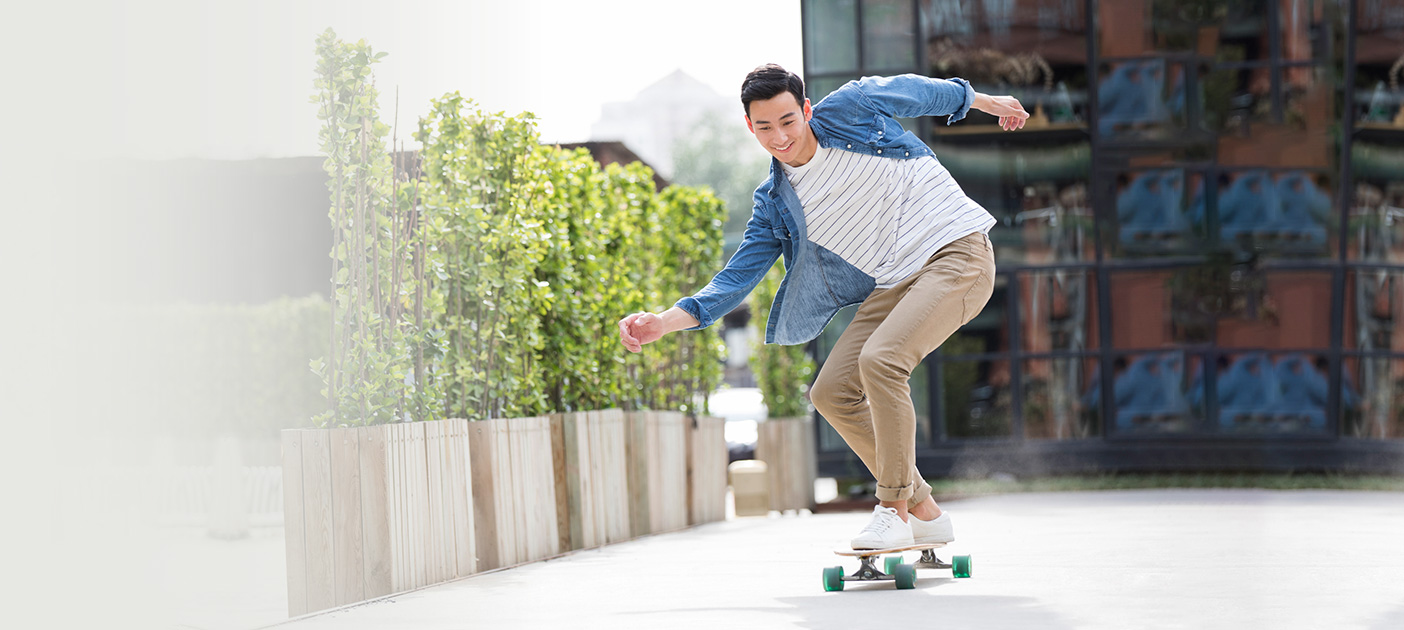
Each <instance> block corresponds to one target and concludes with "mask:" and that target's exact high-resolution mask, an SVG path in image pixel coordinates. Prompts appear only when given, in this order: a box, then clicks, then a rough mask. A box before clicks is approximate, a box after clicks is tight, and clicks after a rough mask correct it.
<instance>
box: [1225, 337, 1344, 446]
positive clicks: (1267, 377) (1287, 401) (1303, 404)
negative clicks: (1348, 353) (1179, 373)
mask: <svg viewBox="0 0 1404 630" xmlns="http://www.w3.org/2000/svg"><path fill="white" fill-rule="evenodd" d="M1216 372H1217V373H1218V375H1217V380H1216V381H1215V382H1216V384H1217V389H1218V407H1219V410H1218V419H1217V421H1216V422H1215V423H1214V426H1215V429H1216V430H1217V431H1218V432H1220V433H1223V434H1229V435H1233V434H1253V435H1258V434H1283V433H1324V432H1325V431H1326V402H1327V396H1328V394H1329V392H1330V386H1329V372H1328V371H1327V361H1326V357H1325V355H1317V354H1308V353H1303V352H1289V353H1280V354H1267V353H1263V352H1245V353H1241V354H1236V355H1226V356H1223V357H1220V358H1219V360H1218V361H1217V364H1216Z"/></svg>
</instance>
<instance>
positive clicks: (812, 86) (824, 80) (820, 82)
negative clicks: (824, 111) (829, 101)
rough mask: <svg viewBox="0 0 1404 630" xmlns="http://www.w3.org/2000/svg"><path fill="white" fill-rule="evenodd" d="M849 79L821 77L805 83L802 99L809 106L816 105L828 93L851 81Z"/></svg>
mask: <svg viewBox="0 0 1404 630" xmlns="http://www.w3.org/2000/svg"><path fill="white" fill-rule="evenodd" d="M852 80H853V79H852V78H850V77H821V78H818V79H813V80H809V81H805V83H804V92H805V94H804V97H805V98H807V99H809V102H810V104H811V105H818V104H819V101H822V100H824V97H825V96H828V95H829V93H830V92H833V91H834V90H837V89H839V87H841V86H842V85H843V84H845V83H848V82H849V81H852Z"/></svg>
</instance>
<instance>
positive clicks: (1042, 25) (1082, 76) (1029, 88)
mask: <svg viewBox="0 0 1404 630" xmlns="http://www.w3.org/2000/svg"><path fill="white" fill-rule="evenodd" d="M1084 4H1085V3H1084V2H1083V1H1082V0H1040V1H1038V2H1018V3H1016V2H990V1H989V0H928V1H926V2H923V3H921V13H922V15H921V17H922V25H923V26H922V28H923V36H924V37H925V40H926V47H927V52H926V57H927V62H928V63H929V64H930V68H929V74H930V76H933V77H961V78H964V79H966V80H968V81H970V82H971V83H972V84H973V85H975V86H976V89H982V88H985V91H989V90H998V92H991V93H997V94H1010V95H1013V96H1015V97H1017V98H1019V99H1020V101H1021V102H1023V103H1024V105H1025V109H1027V110H1028V111H1029V112H1030V113H1032V114H1033V115H1034V117H1033V118H1032V119H1030V120H1029V123H1028V126H1027V127H1025V129H1034V128H1039V127H1041V126H1043V125H1047V124H1050V123H1052V124H1066V125H1072V126H1079V125H1080V124H1081V123H1080V121H1082V120H1086V116H1085V114H1084V107H1085V103H1086V98H1087V96H1086V95H1087V20H1086V18H1085V16H1084V14H1083V7H1084ZM971 118H972V119H973V120H971V121H970V124H975V125H984V124H989V125H993V123H994V119H993V118H990V117H988V116H985V115H984V114H980V113H978V112H972V116H971Z"/></svg>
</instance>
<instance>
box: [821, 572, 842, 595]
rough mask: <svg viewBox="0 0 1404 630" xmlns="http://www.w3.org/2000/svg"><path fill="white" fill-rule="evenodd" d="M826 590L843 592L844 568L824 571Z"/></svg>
mask: <svg viewBox="0 0 1404 630" xmlns="http://www.w3.org/2000/svg"><path fill="white" fill-rule="evenodd" d="M824 590H825V591H841V590H843V567H829V568H827V569H824Z"/></svg>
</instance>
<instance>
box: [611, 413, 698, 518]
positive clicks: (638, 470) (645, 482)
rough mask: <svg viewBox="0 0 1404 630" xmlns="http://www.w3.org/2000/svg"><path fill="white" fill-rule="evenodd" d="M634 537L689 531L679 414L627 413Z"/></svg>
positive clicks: (684, 447)
mask: <svg viewBox="0 0 1404 630" xmlns="http://www.w3.org/2000/svg"><path fill="white" fill-rule="evenodd" d="M624 415H625V419H626V429H627V435H626V438H627V441H626V446H627V449H626V450H627V452H626V453H625V459H626V460H627V462H628V470H629V494H630V498H629V524H630V531H631V532H632V534H633V535H634V536H635V537H637V536H644V535H647V534H661V533H663V532H670V531H674V530H678V529H682V528H684V527H687V518H688V490H687V430H688V428H689V425H688V424H687V418H686V417H685V416H683V414H682V412H678V411H631V412H626V413H625V414H624Z"/></svg>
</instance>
